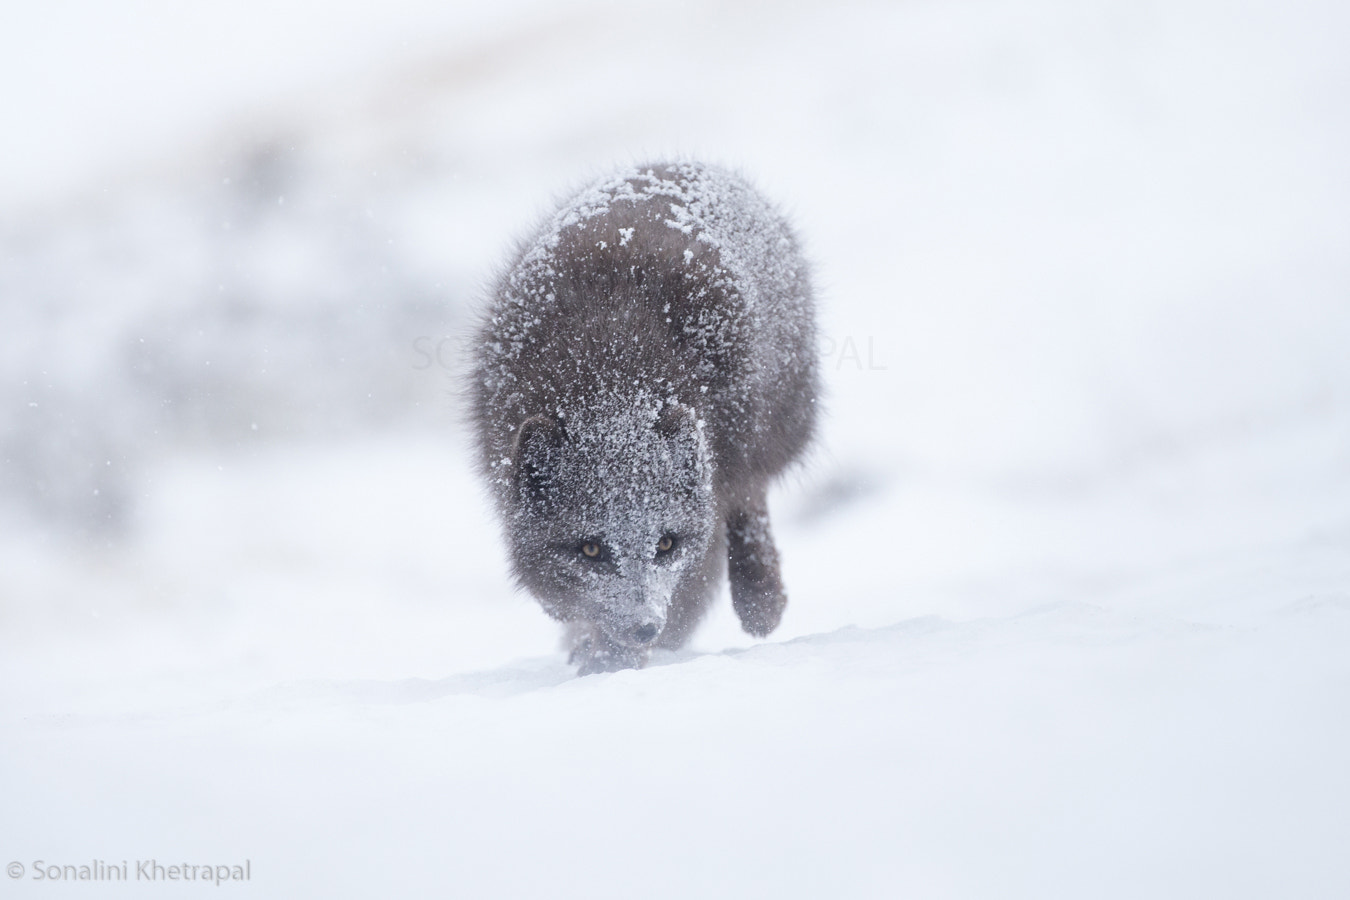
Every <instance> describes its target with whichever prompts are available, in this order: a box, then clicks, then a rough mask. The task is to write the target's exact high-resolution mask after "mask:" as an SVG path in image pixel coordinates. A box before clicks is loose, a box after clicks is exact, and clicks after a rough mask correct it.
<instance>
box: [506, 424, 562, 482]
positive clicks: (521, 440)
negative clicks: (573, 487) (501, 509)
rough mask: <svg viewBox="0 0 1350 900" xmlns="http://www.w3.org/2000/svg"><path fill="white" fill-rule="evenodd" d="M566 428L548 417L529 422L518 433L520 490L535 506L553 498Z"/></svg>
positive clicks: (516, 468) (516, 457)
mask: <svg viewBox="0 0 1350 900" xmlns="http://www.w3.org/2000/svg"><path fill="white" fill-rule="evenodd" d="M562 440H563V433H562V427H561V426H559V425H558V423H557V422H556V421H554V420H553V419H550V418H549V417H547V416H534V417H533V418H529V419H526V420H525V421H524V422H523V423H522V424H521V426H520V430H519V431H517V432H516V447H515V454H514V458H515V477H516V489H517V490H519V491H520V493H521V495H522V496H523V497H524V498H525V499H527V500H530V501H532V502H535V503H546V502H548V500H549V499H550V498H551V497H552V496H553V492H554V490H553V489H554V481H555V479H556V477H557V474H558V461H559V456H560V451H561V449H562Z"/></svg>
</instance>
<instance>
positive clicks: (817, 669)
mask: <svg viewBox="0 0 1350 900" xmlns="http://www.w3.org/2000/svg"><path fill="white" fill-rule="evenodd" d="M1328 607H1331V608H1334V609H1335V611H1336V612H1337V613H1340V612H1345V611H1350V598H1347V597H1346V596H1344V595H1335V596H1321V597H1312V598H1308V599H1307V600H1305V601H1300V603H1298V604H1294V605H1293V606H1291V607H1290V608H1289V612H1290V613H1303V614H1314V615H1321V614H1323V613H1325V612H1326V609H1327V608H1328ZM1238 630H1241V629H1238ZM1233 631H1234V629H1233V628H1231V627H1227V626H1216V625H1205V624H1197V623H1193V622H1186V621H1181V620H1177V619H1172V618H1165V617H1157V616H1140V615H1135V614H1130V613H1124V612H1120V611H1116V610H1111V609H1107V608H1104V607H1100V606H1096V605H1093V604H1091V603H1083V602H1063V603H1055V604H1051V605H1047V606H1043V607H1038V608H1036V609H1032V610H1029V611H1027V612H1024V613H1021V614H1019V615H1015V616H1011V617H1007V618H982V619H972V620H969V621H954V620H951V619H946V618H941V617H938V616H922V617H916V618H912V619H907V620H905V621H902V622H898V623H895V624H893V625H888V626H884V627H880V628H861V627H858V626H846V627H844V628H839V629H837V630H834V631H829V632H823V633H819V634H812V635H804V636H801V637H797V638H793V639H791V640H787V641H779V642H763V643H757V644H754V645H752V646H748V647H730V648H725V649H721V650H717V651H712V652H698V651H692V650H681V651H675V652H669V651H663V652H658V653H656V654H655V655H654V656H653V659H652V661H651V664H650V665H649V666H648V667H647V669H646V670H644V671H632V670H628V671H623V672H615V673H610V674H600V675H592V676H587V677H586V678H584V679H579V678H577V676H576V674H575V669H574V668H573V667H572V666H570V665H568V664H567V663H566V661H565V659H564V657H563V656H562V655H561V654H559V655H557V656H551V657H546V658H545V657H541V658H533V659H525V660H519V661H516V662H513V663H511V664H509V665H506V666H502V667H500V668H496V669H491V670H486V671H478V672H466V673H461V674H456V675H451V676H447V677H445V678H439V679H423V678H407V679H397V680H388V681H383V680H375V679H362V680H351V681H340V680H318V679H316V680H305V681H294V682H287V683H282V684H277V685H273V686H271V687H267V688H263V689H261V690H256V691H253V692H251V693H246V694H242V695H239V696H236V697H232V698H225V699H220V700H217V701H215V702H206V703H203V704H201V705H195V706H177V707H175V708H168V709H145V708H141V709H135V710H132V709H128V710H124V711H123V712H122V713H120V714H103V715H92V716H90V715H80V714H74V715H72V714H57V715H46V716H31V717H25V718H26V720H27V721H28V722H29V723H30V724H36V723H38V722H42V723H44V724H46V725H48V726H54V727H74V726H79V725H81V724H88V723H91V722H95V721H117V722H121V723H123V724H141V725H144V724H163V723H168V722H172V721H175V720H177V721H181V720H184V719H193V718H198V717H201V716H215V715H230V714H241V713H242V714H245V715H253V714H258V713H262V714H271V713H276V712H284V713H288V714H306V713H313V712H322V711H324V710H330V711H331V710H337V711H342V710H353V709H360V708H370V707H388V706H406V705H413V704H420V703H434V702H437V701H441V700H446V699H450V698H455V697H476V698H482V699H489V700H493V699H504V698H512V697H518V696H523V695H526V694H534V693H539V692H545V691H550V690H552V689H555V688H561V687H564V686H568V685H572V686H574V687H573V689H575V690H583V691H591V690H605V686H606V685H607V684H611V683H616V682H614V680H615V679H620V680H622V681H623V683H626V684H629V685H631V684H632V682H631V679H642V678H654V679H659V680H660V681H662V682H667V683H668V681H669V679H679V680H682V681H683V680H685V679H688V680H689V684H690V685H691V686H698V687H697V689H698V690H703V689H705V686H706V684H707V683H708V682H709V678H708V676H709V674H710V669H712V670H717V669H723V670H725V671H714V672H712V673H711V674H713V675H714V676H715V678H714V679H713V680H715V681H719V682H720V681H722V680H723V679H725V678H733V679H734V678H735V677H736V676H735V674H734V672H736V671H746V672H750V671H753V670H755V669H759V670H761V671H762V672H768V671H771V670H779V669H793V670H795V671H796V672H797V674H798V675H803V676H805V677H807V678H813V677H816V676H817V675H820V674H821V673H822V672H826V673H828V672H832V671H833V672H844V671H848V672H853V673H858V674H862V673H867V672H869V671H873V670H875V671H877V672H881V673H892V674H894V673H895V672H897V671H911V672H912V671H917V670H922V669H925V668H928V667H931V666H945V665H948V664H952V663H962V662H966V661H971V660H979V659H980V658H982V657H984V656H987V655H990V654H996V653H999V652H1002V651H1005V650H1009V649H1012V650H1013V651H1014V652H1020V651H1018V650H1017V648H1019V647H1032V648H1047V649H1049V648H1053V647H1059V648H1073V649H1076V650H1078V651H1080V652H1083V651H1086V652H1089V653H1092V652H1098V651H1101V650H1103V649H1106V648H1110V647H1120V646H1124V645H1128V644H1131V643H1133V642H1136V641H1141V640H1144V641H1158V640H1163V641H1171V640H1176V639H1181V640H1186V639H1190V638H1194V637H1204V636H1206V635H1210V634H1214V633H1232V632H1233ZM1035 652H1037V653H1039V652H1040V649H1035ZM729 673H730V674H729ZM821 677H827V678H828V677H829V676H828V675H822V676H821Z"/></svg>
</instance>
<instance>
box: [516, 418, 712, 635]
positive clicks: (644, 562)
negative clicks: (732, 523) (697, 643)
mask: <svg viewBox="0 0 1350 900" xmlns="http://www.w3.org/2000/svg"><path fill="white" fill-rule="evenodd" d="M511 465H512V470H511V478H512V485H511V501H510V503H509V506H510V509H509V510H508V515H507V534H508V541H509V543H510V550H511V561H512V566H513V568H514V570H515V575H516V578H517V579H518V580H519V582H520V583H521V584H522V585H523V586H524V587H526V588H527V589H528V590H529V591H530V592H531V593H532V594H533V595H534V596H535V597H536V598H538V600H539V602H540V604H541V605H542V606H543V607H544V609H545V610H546V611H547V612H548V613H549V614H550V615H552V616H553V617H554V618H557V619H561V620H563V621H572V622H586V623H590V624H592V625H594V626H595V627H596V628H597V629H599V630H600V631H601V632H602V633H603V635H604V637H605V638H606V639H607V640H608V641H609V642H610V643H611V644H613V645H615V646H616V647H618V648H625V649H628V650H632V651H641V650H642V649H644V648H645V647H647V646H649V645H650V644H651V643H653V642H654V641H655V640H656V639H657V637H659V636H660V634H661V631H662V629H664V628H665V625H666V620H667V615H668V611H669V608H670V602H671V597H672V596H673V595H674V592H675V590H676V587H677V585H678V584H679V583H680V580H681V578H682V577H697V573H699V572H700V571H701V570H702V565H703V558H704V556H705V555H706V554H707V553H708V552H709V545H710V543H711V542H712V539H713V534H714V531H715V528H716V523H717V512H716V509H715V500H714V494H713V486H712V462H711V456H710V453H709V450H708V445H707V439H706V437H705V435H704V430H703V423H702V422H701V421H699V420H698V419H697V417H696V414H695V412H694V410H693V409H692V408H691V407H689V406H687V405H678V404H672V403H664V404H658V405H657V408H650V407H647V408H643V406H641V405H639V406H637V407H636V408H634V407H631V406H630V407H629V408H627V409H622V410H617V411H614V412H612V413H610V414H592V415H583V416H579V417H568V418H553V417H550V416H535V417H533V418H530V419H527V420H526V421H525V422H524V423H523V424H522V425H521V426H520V428H519V429H518V431H517V433H516V437H515V443H514V449H513V454H512V460H511Z"/></svg>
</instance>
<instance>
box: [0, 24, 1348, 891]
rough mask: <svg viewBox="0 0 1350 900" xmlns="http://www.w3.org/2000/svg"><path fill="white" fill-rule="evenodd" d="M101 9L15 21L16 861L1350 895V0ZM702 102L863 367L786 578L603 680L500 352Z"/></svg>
mask: <svg viewBox="0 0 1350 900" xmlns="http://www.w3.org/2000/svg"><path fill="white" fill-rule="evenodd" d="M133 6H134V5H133ZM100 9H101V7H100V6H99V5H98V4H87V5H83V4H75V3H67V4H51V5H46V6H43V7H40V8H39V7H34V8H33V9H32V10H31V11H29V12H27V13H25V16H27V18H26V19H24V20H22V21H21V23H20V24H21V25H24V26H25V27H24V28H18V29H16V28H8V27H7V28H6V29H4V32H3V36H0V47H2V48H3V49H4V50H5V53H3V54H0V56H3V58H4V61H3V62H2V63H0V65H3V66H6V67H8V68H7V69H0V74H2V75H3V76H4V77H3V78H2V79H0V83H3V84H4V85H5V86H4V87H3V88H0V100H2V101H3V103H2V104H0V115H3V117H4V120H5V121H6V122H9V123H10V124H11V126H12V127H11V128H10V129H7V130H8V131H10V134H11V135H13V137H11V136H9V135H7V137H6V139H5V144H4V149H3V151H0V152H3V153H4V154H6V162H7V167H6V172H5V175H4V178H3V179H0V378H3V380H2V381H0V410H2V412H0V451H2V452H0V463H2V464H3V469H0V863H4V864H9V863H11V862H13V863H18V864H20V865H21V866H22V870H21V871H20V870H19V869H17V868H11V869H10V870H9V874H8V875H7V876H5V877H3V878H0V885H2V886H0V891H2V892H4V895H5V896H15V897H21V896H28V895H33V896H37V895H42V896H86V895H92V893H97V894H99V895H104V894H112V895H118V896H138V897H139V896H149V895H154V896H165V897H173V896H189V895H190V896H197V895H199V894H200V892H201V891H202V890H210V891H215V890H217V889H216V888H215V887H212V886H208V885H203V884H201V883H187V884H176V883H169V882H166V883H156V884H154V885H147V884H146V883H145V882H144V881H141V882H139V883H138V882H137V881H136V867H137V862H138V861H143V860H150V859H154V860H156V861H157V862H158V863H159V864H161V865H164V866H166V867H167V866H169V865H174V864H180V863H187V864H189V865H203V864H210V865H213V866H215V865H222V866H233V865H242V864H244V862H245V861H246V860H247V861H248V865H249V869H248V872H249V875H250V878H249V880H248V881H247V882H243V883H240V882H227V883H226V884H223V885H221V886H220V888H219V890H220V891H221V892H225V893H239V894H247V895H249V896H257V897H278V898H281V897H297V896H314V897H385V896H390V897H422V896H466V897H479V896H482V897H489V896H491V897H496V896H502V897H534V896H554V897H630V896H633V897H635V896H643V897H691V896H793V897H797V896H800V897H817V896H845V897H895V896H914V897H1037V898H1040V897H1086V896H1090V897H1201V896H1204V897H1210V896H1213V897H1253V898H1255V897H1300V898H1304V897H1328V898H1330V897H1342V896H1345V895H1347V894H1350V855H1347V854H1346V852H1345V848H1346V847H1347V846H1350V766H1347V763H1346V760H1348V759H1350V652H1347V650H1350V353H1347V351H1346V347H1347V346H1350V252H1347V249H1348V248H1350V217H1347V216H1346V215H1345V213H1344V210H1345V209H1347V208H1350V178H1347V175H1350V168H1348V167H1347V166H1346V164H1345V160H1346V159H1350V57H1347V56H1346V54H1345V53H1344V46H1345V41H1346V38H1347V36H1350V27H1348V26H1350V9H1348V8H1346V7H1344V5H1343V4H1336V3H1332V2H1312V0H1310V2H1305V3H1274V2H1258V3H1253V4H1243V5H1241V8H1240V9H1239V8H1235V7H1234V6H1233V5H1232V4H1224V3H1220V2H1217V0H1178V2H1173V3H1166V4H1161V3H1159V4H1140V3H1137V2H1135V3H1125V2H1118V3H1117V2H1092V3H1076V2H1069V0H1036V2H1032V3H1012V2H1001V0H982V2H974V0H970V2H958V3H937V2H917V0H916V2H906V3H893V2H885V3H882V2H878V3H866V2H857V3H845V4H826V3H820V2H804V3H796V4H782V5H778V6H772V7H766V6H762V5H759V4H749V3H742V4H715V3H706V4H693V5H681V6H678V7H675V6H664V5H655V4H626V5H624V6H623V7H622V8H620V7H617V6H612V5H610V4H603V3H587V2H583V0H576V2H569V3H567V4H553V5H550V4H545V3H542V2H525V0H521V2H516V3H512V4H499V5H497V6H496V7H495V9H496V11H495V12H492V13H488V12H485V11H476V12H470V11H467V10H463V11H461V10H459V9H457V8H456V6H455V5H446V4H431V3H423V2H419V0H398V2H395V3H391V4H385V5H381V6H380V7H379V9H378V13H377V12H376V11H374V10H373V9H372V10H362V9H359V8H358V7H357V6H356V5H354V4H352V5H347V4H338V5H336V6H334V7H333V8H332V9H331V10H328V8H327V7H324V8H322V9H321V8H319V7H312V5H306V4H301V3H298V2H289V3H284V4H280V5H276V4H272V5H264V4H262V3H259V2H255V0H249V2H244V3H241V2H236V3H233V4H230V5H229V6H228V8H227V7H224V6H221V7H220V8H219V9H218V10H215V11H211V12H203V13H202V14H201V17H200V18H193V17H188V16H186V14H183V13H181V12H180V13H172V14H164V15H160V14H158V13H156V10H155V9H151V5H149V4H146V5H145V8H144V9H141V8H140V7H134V10H133V12H131V13H128V17H127V18H125V19H119V20H118V22H116V23H113V24H110V22H109V20H108V18H107V17H108V13H106V11H104V12H99V10H100ZM156 9H157V8H156ZM226 10H227V11H226ZM161 12H162V11H161ZM269 16H270V18H269ZM114 25H115V27H114ZM44 72H46V73H54V74H52V79H54V80H52V81H51V82H50V83H49V84H47V88H46V90H44V89H43V88H42V87H41V85H42V84H43V83H44V82H43V80H42V75H41V73H44ZM57 76H59V77H57ZM110 110H112V111H115V112H116V113H117V115H113V114H112V113H110ZM118 122H121V123H124V125H125V126H126V127H119V126H118V125H117V123H118ZM104 128H108V129H112V131H111V132H110V133H109V135H108V137H107V139H106V140H100V139H99V138H98V133H99V131H100V129H104ZM113 132H115V133H113ZM669 152H679V153H684V154H690V155H698V156H703V157H706V158H710V159H713V160H715V161H720V162H724V163H729V164H732V165H735V166H737V167H739V168H740V169H741V170H742V171H744V172H745V173H746V174H747V175H749V176H750V177H751V178H752V179H753V180H754V181H756V182H757V183H758V184H759V185H760V187H761V188H762V189H763V190H764V191H765V192H766V193H767V194H769V195H770V196H772V197H775V198H777V199H778V200H779V201H780V202H781V204H782V206H783V207H784V208H785V209H786V210H788V211H789V212H790V214H791V216H792V217H793V219H794V220H795V221H796V222H797V224H798V226H799V229H800V231H801V233H802V236H803V239H804V243H805V244H806V246H807V247H808V249H809V252H810V255H811V257H812V258H813V259H814V261H815V263H816V269H817V277H818V282H819V287H820V303H821V312H822V329H823V332H824V339H823V341H822V347H821V350H822V354H823V362H824V369H825V372H826V376H827V381H828V389H829V397H828V409H829V416H828V417H827V419H826V422H825V425H824V428H823V431H822V435H821V441H820V444H819V447H818V449H817V451H816V453H815V454H814V456H813V458H812V459H811V461H810V463H809V464H808V465H807V466H806V467H804V468H803V470H802V471H801V472H800V473H798V474H797V475H795V476H793V477H792V478H790V479H788V480H787V481H786V482H785V483H784V485H783V486H782V488H781V490H780V491H779V492H778V493H777V495H776V496H775V497H774V508H775V516H776V529H777V531H778V534H779V538H780V546H781V549H782V553H783V558H784V569H785V578H786V581H787V584H788V588H789V593H790V596H791V604H790V606H789V608H788V613H787V616H786V618H785V620H784V623H783V626H782V627H781V628H780V630H779V631H778V632H777V633H775V634H774V635H773V636H772V637H771V638H770V639H769V640H766V641H754V640H752V639H750V638H748V637H747V636H745V635H743V634H742V633H740V632H739V630H738V628H737V625H736V622H735V620H734V616H733V614H732V613H731V610H730V604H729V602H728V601H726V599H725V598H724V599H723V602H722V603H721V604H719V606H718V608H717V610H716V612H715V614H714V615H713V616H712V618H711V620H710V621H709V622H708V623H706V625H705V627H704V628H703V630H702V631H700V632H699V634H698V636H697V637H696V639H695V641H694V643H693V644H692V646H691V647H689V648H688V649H686V650H685V651H682V652H680V653H678V654H665V655H662V656H659V657H658V658H657V659H656V660H655V661H654V663H653V665H652V666H651V667H649V668H647V669H645V670H643V671H629V672H619V673H615V674H611V675H597V676H592V677H587V678H584V679H577V678H575V677H573V674H572V672H571V670H570V669H569V667H568V666H567V665H566V664H565V659H564V657H563V654H562V651H561V650H560V649H559V645H558V633H557V628H556V626H554V625H553V624H552V623H550V622H549V621H548V620H547V618H546V617H545V616H544V615H543V613H542V612H540V611H539V610H538V609H537V607H536V606H535V605H534V604H533V602H532V601H531V600H530V599H529V598H528V597H525V596H522V595H519V594H516V593H513V592H512V590H511V589H510V586H509V582H508V579H507V576H506V568H505V565H504V560H503V555H502V550H501V548H500V546H499V541H498V538H497V533H496V524H495V523H494V522H493V520H492V519H491V517H490V515H489V511H488V508H487V504H486V502H485V499H484V497H483V495H482V493H481V491H480V489H479V487H478V485H477V484H476V483H475V482H474V479H473V477H472V472H471V471H470V467H469V464H468V460H467V453H466V443H467V442H466V440H465V436H464V434H463V433H462V427H461V425H460V424H459V419H458V418H457V398H456V395H455V393H454V392H455V387H456V382H455V378H454V374H455V372H456V371H458V368H459V366H460V364H461V359H462V347H463V344H462V341H463V335H464V330H465V324H466V322H468V321H469V319H470V316H471V310H472V306H473V303H474V300H475V296H476V291H477V286H478V285H479V284H480V283H481V282H482V281H483V280H485V279H486V278H487V277H488V276H489V275H490V274H491V272H492V270H493V267H494V266H495V265H497V264H498V263H499V262H500V260H501V256H502V253H503V252H504V251H505V249H506V248H507V247H509V246H510V243H511V241H512V239H513V238H514V237H516V236H517V235H519V234H520V233H521V232H522V231H524V230H527V229H528V228H529V226H530V225H531V224H532V222H533V220H534V217H535V216H536V215H538V214H539V213H540V212H541V211H542V210H544V209H546V208H547V206H548V204H549V200H550V198H553V197H556V196H558V195H559V194H560V193H562V192H564V191H565V190H566V189H567V188H569V187H571V186H573V185H575V184H577V183H578V182H580V181H583V180H585V179H586V178H587V177H589V176H591V175H593V174H595V173H597V172H599V171H602V170H603V169H605V168H606V167H607V166H608V165H610V164H611V163H613V162H616V161H618V162H625V161H630V160H633V159H638V158H643V157H647V156H654V155H660V154H665V153H669ZM95 860H99V861H101V862H102V863H104V864H107V865H114V866H117V865H120V864H121V863H122V861H124V860H125V861H127V863H128V869H129V875H130V878H131V881H130V883H119V882H116V881H101V882H99V883H97V884H86V883H75V884H73V885H72V884H69V883H64V882H58V883H52V882H51V881H48V880H41V881H38V880H35V878H34V876H35V872H34V864H35V863H36V862H38V861H42V862H43V863H44V864H45V865H53V864H55V865H63V864H64V865H73V866H80V865H92V864H93V861H95ZM15 873H18V877H13V876H14V874H15Z"/></svg>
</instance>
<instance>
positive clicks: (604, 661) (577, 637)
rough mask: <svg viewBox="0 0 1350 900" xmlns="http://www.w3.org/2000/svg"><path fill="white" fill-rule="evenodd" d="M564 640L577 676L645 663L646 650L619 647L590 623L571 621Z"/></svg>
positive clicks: (637, 667) (643, 664)
mask: <svg viewBox="0 0 1350 900" xmlns="http://www.w3.org/2000/svg"><path fill="white" fill-rule="evenodd" d="M567 640H568V643H569V644H570V645H571V652H570V654H569V655H568V657H567V661H568V662H569V663H570V664H572V665H574V666H577V674H578V675H594V674H596V673H598V672H617V671H619V670H620V669H641V668H642V667H643V666H645V665H646V664H647V651H646V649H640V650H639V649H631V648H628V647H621V646H619V645H618V644H615V643H613V642H612V641H610V640H609V639H608V638H606V637H605V635H604V633H603V632H601V631H600V629H599V628H596V627H595V626H594V625H591V624H589V623H582V622H573V623H572V624H571V625H569V626H568V629H567Z"/></svg>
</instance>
